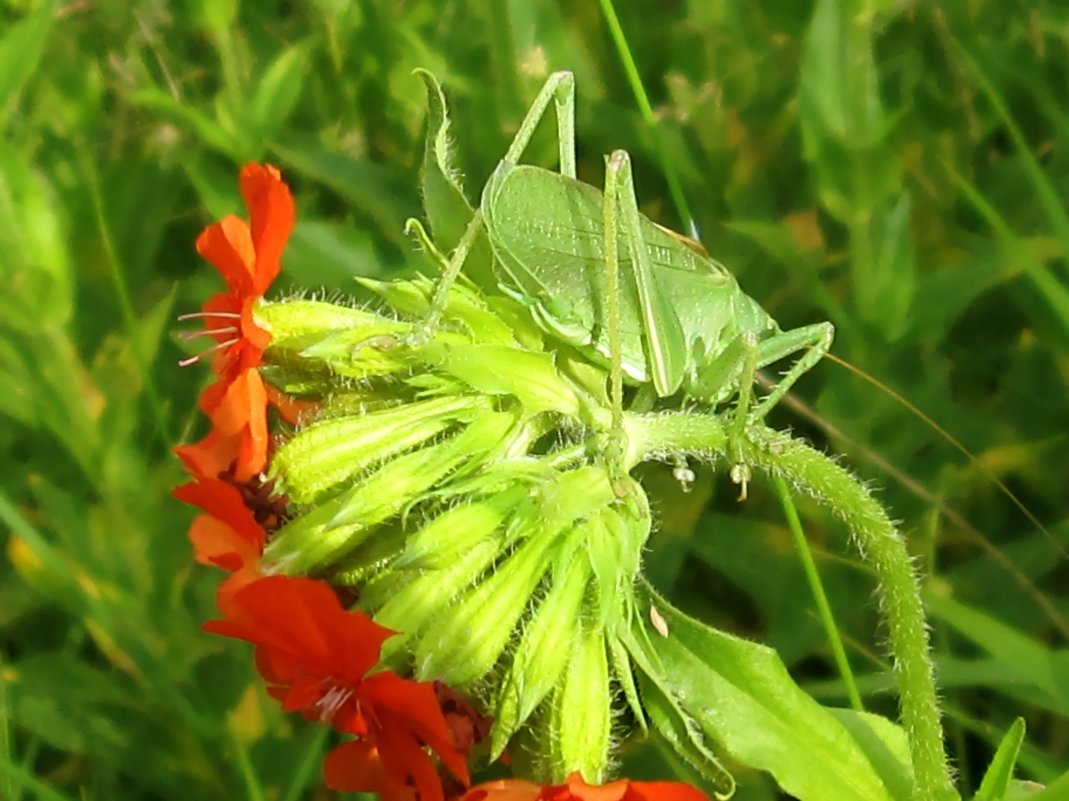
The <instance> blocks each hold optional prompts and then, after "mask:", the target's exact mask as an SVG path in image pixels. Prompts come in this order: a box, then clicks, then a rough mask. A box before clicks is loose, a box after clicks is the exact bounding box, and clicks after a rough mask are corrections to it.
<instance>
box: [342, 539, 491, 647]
mask: <svg viewBox="0 0 1069 801" xmlns="http://www.w3.org/2000/svg"><path fill="white" fill-rule="evenodd" d="M502 547H503V543H502V538H501V537H500V536H494V537H490V538H489V539H484V540H482V541H481V542H479V543H477V544H475V545H473V546H472V547H471V548H470V549H469V550H468V551H467V552H465V553H463V554H461V556H460V557H459V558H457V559H456V560H454V561H453V562H452V563H451V564H449V565H448V566H447V567H444V568H442V569H441V570H426V571H403V570H393V571H388V572H386V573H384V574H382V575H380V576H379V577H377V578H376V579H374V580H373V581H372V582H371V583H370V584H368V586H367V587H366V588H364V591H363V592H362V593H361V596H360V608H361V609H364V610H376V609H377V611H375V613H374V618H375V622H376V623H378V624H380V625H382V626H386V627H387V628H391V629H393V630H394V631H397V632H400V636H397V637H393V638H391V639H390V640H388V641H387V642H386V644H385V645H384V646H383V659H386V658H389V657H393V656H395V655H397V654H401V653H404V652H406V649H407V646H408V644H409V643H410V642H411V641H412V639H413V638H415V637H416V636H418V635H419V634H420V633H421V632H422V631H423V630H424V629H425V628H426V627H427V625H428V624H431V623H433V624H434V625H436V626H437V625H439V624H440V621H441V619H442V617H443V615H445V614H446V608H447V607H448V606H449V604H450V603H452V602H453V600H454V599H455V598H456V597H457V595H459V594H460V593H461V592H462V591H464V590H466V589H467V588H469V587H471V586H472V584H473V583H474V582H475V581H477V580H478V579H479V577H480V576H482V575H483V574H484V573H485V572H486V571H487V570H488V569H489V568H490V567H491V565H493V564H494V562H495V561H496V560H497V559H498V558H499V557H500V555H501V550H502Z"/></svg>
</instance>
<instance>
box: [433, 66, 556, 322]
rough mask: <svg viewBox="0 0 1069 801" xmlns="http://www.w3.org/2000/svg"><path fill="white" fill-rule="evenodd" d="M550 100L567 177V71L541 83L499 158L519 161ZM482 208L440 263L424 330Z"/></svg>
mask: <svg viewBox="0 0 1069 801" xmlns="http://www.w3.org/2000/svg"><path fill="white" fill-rule="evenodd" d="M551 101H552V102H553V103H554V108H555V110H556V113H557V142H558V147H559V151H560V171H561V173H562V174H563V175H566V176H567V177H569V178H575V76H574V75H572V73H570V72H567V71H561V72H554V73H553V74H552V75H550V76H549V78H548V79H547V80H546V82H545V84H544V85H543V86H542V89H541V91H540V92H539V93H538V97H536V98H535V101H534V103H532V104H531V108H530V109H528V111H527V115H526V116H525V117H524V118H523V122H521V123H520V129H519V130H518V131H517V132H516V136H515V137H514V138H513V140H512V144H510V145H509V149H508V150H507V151H506V152H505V156H504V158H503V161H507V162H509V163H510V164H517V163H519V159H520V156H522V155H523V151H524V150H526V149H527V145H528V144H530V142H531V137H532V136H533V135H534V132H535V129H536V128H537V127H538V123H540V122H541V121H542V118H543V117H544V116H545V115H546V112H547V111H548V110H549V104H550V102H551ZM484 228H485V226H484V224H483V217H482V210H481V209H476V210H475V213H474V214H473V215H472V218H471V222H469V223H468V227H467V228H466V229H465V230H464V234H463V236H461V238H460V241H459V242H458V243H457V246H456V248H455V249H454V250H453V253H452V254H451V255H450V257H449V260H448V262H446V264H445V265H444V266H443V269H442V277H441V278H440V279H439V281H438V286H437V287H436V288H435V290H434V297H433V298H432V299H431V308H430V311H429V312H428V314H427V319H426V320H425V322H424V332H425V333H426V334H432V333H433V332H434V330H435V329H436V328H437V327H438V323H439V322H440V320H441V316H442V311H443V310H444V309H445V305H446V298H448V297H449V290H450V288H451V287H452V286H453V284H454V283H456V280H457V276H459V275H460V271H461V269H462V268H463V267H464V262H465V261H467V259H468V255H469V254H470V253H471V249H472V246H473V245H474V244H475V242H476V240H477V239H478V237H479V235H480V234H481V233H483V230H484Z"/></svg>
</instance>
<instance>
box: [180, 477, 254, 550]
mask: <svg viewBox="0 0 1069 801" xmlns="http://www.w3.org/2000/svg"><path fill="white" fill-rule="evenodd" d="M171 495H172V496H173V497H174V498H176V499H177V500H180V501H183V502H184V503H188V504H191V505H193V506H196V507H197V508H199V509H201V510H202V511H204V512H207V513H208V514H209V515H211V516H212V517H214V518H216V519H217V520H220V521H221V522H223V523H225V524H226V525H227V526H229V527H230V528H232V529H234V530H235V531H236V532H237V533H238V534H239V535H240V536H241V537H242V539H244V540H245V541H247V542H251V543H261V544H262V543H263V540H264V530H263V527H262V526H261V525H260V524H259V523H257V522H256V516H255V515H254V514H253V513H252V510H250V509H249V508H248V507H247V506H245V501H244V499H243V498H242V497H241V493H240V492H239V491H238V489H237V487H235V486H234V485H233V484H230V483H229V482H226V481H222V480H220V479H217V478H200V479H198V480H197V481H191V482H189V483H188V484H183V485H182V486H180V487H178V488H177V489H175V491H174V492H172V493H171Z"/></svg>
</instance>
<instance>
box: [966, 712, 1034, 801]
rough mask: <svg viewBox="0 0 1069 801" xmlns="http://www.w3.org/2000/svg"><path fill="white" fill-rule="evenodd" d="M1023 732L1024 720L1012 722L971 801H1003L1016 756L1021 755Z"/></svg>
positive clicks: (1019, 719)
mask: <svg viewBox="0 0 1069 801" xmlns="http://www.w3.org/2000/svg"><path fill="white" fill-rule="evenodd" d="M1024 731H1025V725H1024V718H1017V719H1016V720H1015V721H1013V725H1012V726H1010V728H1009V731H1007V732H1006V735H1005V736H1004V737H1003V738H1002V742H1000V743H999V746H998V750H997V751H996V752H995V756H994V758H993V759H992V760H991V764H990V765H988V766H987V771H986V772H985V773H984V779H983V781H982V782H980V790H979V792H977V793H976V796H975V797H974V799H973V801H1003V799H1005V798H1006V794H1007V793H1008V792H1009V789H1010V781H1011V780H1012V779H1013V768H1014V766H1015V765H1016V764H1017V755H1018V754H1020V753H1021V743H1023V742H1024Z"/></svg>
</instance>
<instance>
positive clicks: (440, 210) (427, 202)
mask: <svg viewBox="0 0 1069 801" xmlns="http://www.w3.org/2000/svg"><path fill="white" fill-rule="evenodd" d="M415 74H416V77H418V78H419V79H420V80H422V81H423V86H424V88H425V89H426V90H427V138H426V141H425V143H424V146H423V167H422V170H421V174H420V178H421V180H422V188H423V210H424V212H425V213H426V214H427V220H428V221H429V222H430V224H431V230H432V231H433V232H434V237H435V239H436V240H437V244H438V247H439V248H440V249H441V250H442V251H443V252H446V251H448V250H452V249H453V248H454V247H456V244H457V242H459V241H460V237H461V236H463V234H464V229H465V228H466V227H467V225H468V223H469V222H470V221H471V218H472V215H473V214H474V210H473V209H472V207H471V204H470V203H469V202H468V198H467V197H466V196H465V194H464V187H463V186H462V185H461V182H460V173H459V172H458V171H457V169H456V167H455V166H453V154H452V149H453V147H452V142H451V139H450V127H451V123H450V121H449V109H448V107H447V106H446V102H445V94H444V93H443V92H442V87H441V85H440V84H439V83H438V79H437V78H435V77H434V76H433V75H431V74H430V73H429V72H427V71H426V70H423V69H418V70H416V71H415Z"/></svg>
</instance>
